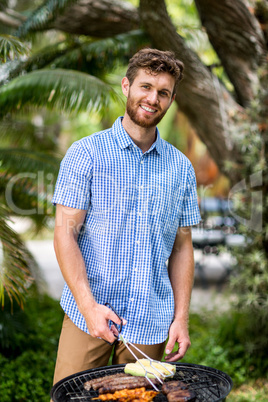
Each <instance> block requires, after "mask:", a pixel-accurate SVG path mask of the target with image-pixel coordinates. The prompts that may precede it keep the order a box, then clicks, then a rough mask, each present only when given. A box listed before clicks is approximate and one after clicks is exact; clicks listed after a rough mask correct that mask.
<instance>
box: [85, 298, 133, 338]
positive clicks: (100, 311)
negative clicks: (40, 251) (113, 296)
mask: <svg viewBox="0 0 268 402" xmlns="http://www.w3.org/2000/svg"><path fill="white" fill-rule="evenodd" d="M84 317H85V320H86V323H87V327H88V330H89V333H90V335H91V336H93V337H94V338H102V339H104V340H105V341H108V342H110V343H113V342H114V340H115V338H117V336H118V330H117V328H116V327H115V326H114V325H112V326H111V328H109V325H108V324H109V321H110V320H111V321H113V322H114V323H116V324H118V325H120V319H119V318H118V317H117V315H116V314H115V313H114V312H113V311H112V310H111V309H109V308H108V307H106V306H103V305H101V304H98V303H95V304H94V306H93V307H92V308H90V310H89V311H88V313H87V314H85V313H84ZM126 323H127V322H126V320H124V319H123V325H125V324H126Z"/></svg>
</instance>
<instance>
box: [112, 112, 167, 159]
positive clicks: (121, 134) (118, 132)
mask: <svg viewBox="0 0 268 402" xmlns="http://www.w3.org/2000/svg"><path fill="white" fill-rule="evenodd" d="M122 119H123V117H118V119H116V121H115V122H114V124H113V126H112V132H113V135H114V136H115V138H116V140H117V142H118V145H119V147H120V148H121V149H125V148H128V147H129V146H131V145H132V146H136V145H135V143H134V142H133V140H132V139H131V137H130V136H129V135H128V133H127V132H126V130H125V129H124V127H123V125H122ZM153 149H155V150H156V151H157V153H158V154H161V151H162V149H163V145H162V140H161V137H160V133H159V130H158V128H157V127H156V140H155V142H154V143H153V144H152V146H151V148H150V149H149V150H148V151H146V152H147V153H149V152H151V151H152V150H153Z"/></svg>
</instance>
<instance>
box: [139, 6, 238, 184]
mask: <svg viewBox="0 0 268 402" xmlns="http://www.w3.org/2000/svg"><path fill="white" fill-rule="evenodd" d="M140 17H141V20H142V22H143V25H144V28H145V30H146V32H147V33H148V34H149V35H150V37H151V39H152V41H153V43H154V45H155V46H157V48H159V49H163V50H173V51H174V52H175V54H176V56H177V57H178V58H179V59H180V60H182V61H183V63H184V65H185V73H184V78H183V80H182V82H181V83H180V85H179V88H178V93H177V96H176V101H177V103H178V105H179V107H180V109H181V110H182V111H183V112H184V113H185V115H186V116H187V117H188V118H189V120H190V122H191V124H192V125H193V127H194V128H195V130H196V132H197V134H198V136H199V137H200V139H201V140H202V141H203V142H204V143H205V144H206V146H207V148H208V150H209V152H210V154H211V156H212V157H213V159H214V160H215V161H216V163H217V165H218V166H219V168H220V170H221V171H222V172H225V171H226V167H225V162H226V161H230V162H232V163H233V164H237V162H239V152H238V150H237V149H236V148H235V145H234V140H233V132H235V122H234V121H233V119H232V117H233V116H237V114H241V115H243V114H244V111H243V109H242V108H241V107H240V106H239V105H238V104H237V103H236V102H235V101H234V100H233V99H232V97H231V96H230V95H229V93H228V92H227V91H226V89H225V88H224V86H223V85H222V84H221V83H220V82H219V81H218V79H217V78H216V77H215V76H214V75H213V74H212V73H211V71H210V70H209V69H208V68H207V67H206V66H204V64H203V63H202V62H201V60H200V59H199V57H198V56H197V54H196V53H194V52H193V51H191V50H190V49H189V48H188V47H187V46H186V44H185V41H184V40H183V38H181V37H180V35H178V34H177V32H176V29H175V27H174V26H173V24H172V22H171V20H170V18H169V16H168V14H167V10H166V6H165V2H164V0H141V1H140ZM238 175H239V172H237V173H235V172H234V174H233V177H232V179H233V180H234V181H235V180H237V179H238Z"/></svg>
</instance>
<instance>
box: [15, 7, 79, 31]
mask: <svg viewBox="0 0 268 402" xmlns="http://www.w3.org/2000/svg"><path fill="white" fill-rule="evenodd" d="M75 1H77V0H46V1H44V3H43V4H42V5H41V6H40V7H38V8H37V9H36V10H35V11H34V12H33V13H32V15H31V16H30V17H29V18H28V19H27V20H26V21H25V22H24V23H23V24H22V25H21V26H20V27H19V29H18V32H17V35H18V36H19V37H24V36H26V35H27V34H28V33H29V32H34V31H38V30H41V29H44V28H45V27H46V26H47V25H48V24H49V23H50V22H52V21H53V20H54V19H55V18H56V16H57V15H58V13H59V12H62V11H63V10H64V8H65V7H66V6H68V5H69V4H71V3H74V2H75Z"/></svg>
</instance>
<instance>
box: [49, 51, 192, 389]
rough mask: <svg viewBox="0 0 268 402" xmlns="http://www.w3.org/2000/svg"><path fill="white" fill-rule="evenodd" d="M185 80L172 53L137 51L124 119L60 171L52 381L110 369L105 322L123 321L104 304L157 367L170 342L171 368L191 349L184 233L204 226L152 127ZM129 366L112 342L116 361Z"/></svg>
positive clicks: (169, 150) (70, 156) (83, 144)
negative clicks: (60, 285)
mask: <svg viewBox="0 0 268 402" xmlns="http://www.w3.org/2000/svg"><path fill="white" fill-rule="evenodd" d="M182 72H183V65H182V63H181V62H180V61H178V60H176V58H175V56H174V54H173V53H171V52H162V51H158V50H155V49H143V50H141V51H139V52H138V53H137V54H136V55H134V57H133V58H132V59H131V60H130V63H129V66H128V70H127V73H126V77H124V78H123V80H122V91H123V94H124V95H125V96H126V98H127V104H126V111H125V114H124V116H123V118H121V117H119V118H118V119H117V120H116V121H115V123H114V125H113V126H112V128H110V129H108V130H104V131H102V132H99V133H95V134H93V135H91V136H89V137H86V138H83V139H82V140H80V141H77V142H75V143H74V144H73V145H72V146H71V147H70V149H69V150H68V152H67V154H66V156H65V158H64V159H63V161H62V163H61V168H60V173H59V177H58V181H57V185H56V190H55V194H54V197H53V203H54V204H57V209H56V223H55V239H54V246H55V252H56V256H57V259H58V262H59V265H60V268H61V271H62V274H63V276H64V279H65V281H66V285H65V287H64V291H63V295H62V299H61V305H62V307H63V310H64V311H65V313H66V314H65V318H64V322H63V327H62V332H61V337H60V342H59V349H58V356H57V363H56V369H55V375H54V383H55V382H57V381H59V380H60V379H62V378H64V377H66V376H68V375H70V374H73V373H76V372H78V371H82V370H86V369H89V368H94V367H98V366H105V365H107V363H108V360H109V358H110V355H111V352H112V348H113V347H112V346H111V345H110V344H108V343H107V342H105V341H108V342H110V343H112V342H113V341H114V339H115V336H116V335H117V330H116V328H115V327H114V326H112V327H111V325H109V324H111V320H112V321H114V322H115V323H116V324H119V323H120V320H119V318H118V317H117V316H116V315H115V314H114V313H113V311H112V310H111V309H110V308H108V307H107V306H105V303H106V302H108V303H110V305H112V306H113V307H114V309H115V310H116V311H117V312H118V314H119V315H120V316H121V317H122V318H123V324H124V326H123V329H122V335H123V336H124V337H125V339H127V340H129V341H131V342H133V343H134V344H136V345H137V346H138V347H139V348H140V349H142V350H143V351H144V352H145V353H146V354H147V355H149V356H150V357H152V358H154V359H157V360H161V358H162V356H163V352H164V349H165V342H166V339H167V337H168V336H169V340H168V343H167V346H166V353H167V356H166V360H167V361H170V362H172V361H176V360H178V359H181V358H182V357H183V356H184V354H185V353H186V351H187V349H188V348H189V346H190V339H189V334H188V310H189V303H190V295H191V290H192V284H193V275H194V261H193V247H192V240H191V230H190V226H192V225H195V224H197V223H198V222H199V219H200V214H199V209H198V205H197V196H196V182H195V174H194V170H193V168H192V165H191V163H190V162H189V160H188V159H187V158H186V157H185V156H184V155H183V154H182V153H181V152H180V151H178V150H177V149H176V148H174V147H173V146H172V145H170V144H168V143H167V142H166V141H163V140H162V139H161V138H160V135H159V132H158V129H157V128H156V125H157V123H158V122H159V121H160V120H161V119H162V117H163V116H164V115H165V113H166V111H167V110H168V108H169V107H170V105H171V104H172V102H173V101H174V99H175V91H176V88H177V84H178V82H179V81H180V80H181V78H182ZM168 260H169V263H168V267H167V261H168ZM176 342H178V344H179V349H178V350H177V351H175V352H173V353H172V350H173V348H174V346H175V343H176ZM133 360H134V359H133V357H132V355H131V354H130V353H129V351H128V350H127V349H126V348H125V346H124V344H123V343H122V342H120V341H118V342H117V343H116V344H115V347H114V354H113V359H112V363H113V364H121V363H127V362H130V361H133Z"/></svg>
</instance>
